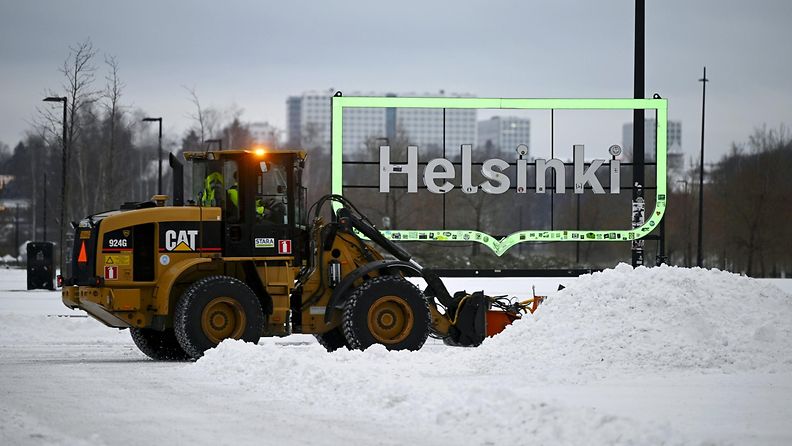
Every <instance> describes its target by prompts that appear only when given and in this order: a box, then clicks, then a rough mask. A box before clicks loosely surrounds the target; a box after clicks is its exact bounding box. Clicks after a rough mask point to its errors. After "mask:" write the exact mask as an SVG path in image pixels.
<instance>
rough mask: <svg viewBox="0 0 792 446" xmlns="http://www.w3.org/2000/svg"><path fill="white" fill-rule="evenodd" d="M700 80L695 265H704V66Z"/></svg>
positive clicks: (706, 80) (707, 80) (705, 95)
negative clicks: (699, 152) (696, 247)
mask: <svg viewBox="0 0 792 446" xmlns="http://www.w3.org/2000/svg"><path fill="white" fill-rule="evenodd" d="M699 82H701V160H700V162H699V213H698V256H697V258H696V265H697V266H698V267H699V268H701V267H703V266H704V251H703V246H704V243H703V241H704V110H705V108H704V107H705V105H706V103H707V82H709V79H707V67H704V77H702V78H701V79H699Z"/></svg>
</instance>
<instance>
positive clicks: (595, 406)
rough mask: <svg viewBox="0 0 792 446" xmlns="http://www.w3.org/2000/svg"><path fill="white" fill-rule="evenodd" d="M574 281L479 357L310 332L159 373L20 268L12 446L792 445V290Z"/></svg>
mask: <svg viewBox="0 0 792 446" xmlns="http://www.w3.org/2000/svg"><path fill="white" fill-rule="evenodd" d="M564 282H565V284H566V285H567V288H566V289H565V290H563V291H561V292H558V293H554V294H553V295H552V296H551V297H550V298H549V299H548V301H547V302H546V303H545V304H544V305H543V306H542V307H541V308H540V310H539V311H537V313H536V314H535V315H533V316H527V317H525V318H524V319H523V320H521V321H519V322H517V323H515V324H514V325H513V326H511V327H509V328H508V329H507V330H506V331H505V332H504V333H502V334H501V335H499V336H498V337H496V338H493V339H490V340H488V341H487V342H485V344H484V345H482V346H481V347H480V348H477V349H456V348H449V347H446V346H444V345H443V344H442V343H439V342H437V341H432V340H430V341H431V342H428V343H427V345H426V346H425V347H424V349H423V350H421V351H419V352H388V351H386V350H385V349H384V348H380V347H373V348H369V349H368V350H366V351H365V352H350V351H338V352H334V353H331V354H328V353H327V352H325V351H324V350H323V349H322V348H321V347H320V346H319V345H318V344H317V343H316V342H315V341H314V340H313V338H312V337H310V336H304V335H302V336H298V335H295V336H293V337H289V338H285V339H262V340H261V341H260V342H259V344H258V345H253V344H246V343H243V342H237V341H226V342H224V343H222V344H221V345H220V346H219V347H218V348H216V349H213V350H210V351H209V352H207V354H206V355H205V356H204V357H203V358H201V359H200V360H198V361H197V362H195V363H156V362H153V361H150V360H148V359H147V358H146V357H144V356H143V355H142V354H141V353H139V352H138V351H137V350H136V348H135V347H134V345H133V344H132V341H131V339H130V338H129V334H128V332H126V331H118V330H114V329H110V328H107V327H104V326H102V325H101V324H100V323H98V322H96V321H94V320H92V319H90V318H80V317H54V315H76V316H79V315H81V314H80V313H79V312H72V311H70V310H68V309H66V308H65V307H62V305H61V304H60V299H59V296H58V294H57V293H49V292H27V291H21V292H16V291H13V290H18V289H21V288H22V287H23V286H24V272H21V271H2V272H0V290H6V291H0V444H64V445H71V444H129V445H132V444H135V445H138V444H146V443H158V444H275V443H279V444H388V445H397V444H408V443H409V444H438V445H440V444H442V445H449V444H451V445H455V444H457V445H459V444H465V445H468V444H504V445H513V444H547V445H551V444H552V445H556V444H647V445H650V444H651V445H655V444H790V443H792V426H790V424H789V422H788V420H789V419H792V405H791V404H790V403H789V401H792V353H791V350H790V346H791V345H792V337H790V335H791V334H792V326H791V325H790V324H792V297H790V296H789V295H788V294H785V293H784V292H782V291H780V290H779V289H778V288H776V287H775V286H772V285H769V284H768V282H766V281H757V280H753V279H747V278H743V277H739V276H736V275H733V274H729V273H724V272H719V271H714V270H701V269H682V268H667V267H663V268H653V269H646V268H638V269H635V270H634V269H633V268H631V267H629V266H627V265H619V266H618V267H616V268H615V269H613V270H607V271H604V272H602V273H596V274H593V275H590V276H583V277H581V278H579V279H575V280H565V281H564ZM531 283H532V281H531V279H509V280H499V279H490V280H488V281H484V280H478V281H454V282H453V284H452V285H451V286H449V287H450V288H453V289H458V288H462V287H464V288H468V289H469V290H474V289H484V290H485V291H486V292H488V293H489V294H499V293H501V292H504V291H509V290H510V289H511V288H513V287H514V286H515V284H518V285H519V288H520V289H522V290H530V286H531Z"/></svg>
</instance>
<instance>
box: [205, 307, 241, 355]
mask: <svg viewBox="0 0 792 446" xmlns="http://www.w3.org/2000/svg"><path fill="white" fill-rule="evenodd" d="M246 323H247V319H246V318H245V311H244V310H243V309H242V305H241V304H240V303H239V302H237V300H236V299H232V298H230V297H224V296H223V297H216V298H214V299H212V300H211V301H209V303H208V304H206V307H204V309H203V313H202V314H201V329H202V330H203V332H204V334H205V335H206V337H207V338H209V340H210V341H212V342H213V343H215V344H219V343H220V341H222V340H223V339H228V338H231V339H239V338H241V337H242V333H243V332H244V331H245V324H246Z"/></svg>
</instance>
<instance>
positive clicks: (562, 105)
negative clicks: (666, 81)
mask: <svg viewBox="0 0 792 446" xmlns="http://www.w3.org/2000/svg"><path fill="white" fill-rule="evenodd" d="M345 108H438V109H443V108H446V109H470V108H475V109H513V110H551V109H554V110H636V109H643V110H656V111H657V120H656V122H657V133H656V135H657V160H656V164H657V175H656V178H657V190H656V197H655V199H656V200H655V209H654V211H653V212H652V213H651V214H646V215H647V216H648V219H647V220H646V221H645V222H644V224H643V225H642V226H640V227H637V228H633V229H630V230H585V229H580V230H567V229H562V230H552V231H550V230H546V231H544V230H521V231H517V232H514V233H512V234H509V235H508V236H506V237H503V238H501V239H496V238H495V237H493V236H492V235H490V234H487V233H484V232H480V231H473V230H445V229H422V230H409V229H407V230H391V231H383V234H384V235H385V236H386V237H387V238H389V239H391V240H397V241H436V242H465V243H470V242H477V243H481V244H482V245H484V246H486V247H488V248H489V249H491V250H492V251H493V252H494V253H495V254H496V255H498V256H501V255H503V254H504V253H506V251H508V250H509V249H510V248H512V247H513V246H515V245H517V244H519V243H525V242H614V241H616V242H624V241H629V240H637V239H640V238H642V237H644V236H646V235H648V234H649V233H650V232H651V231H652V230H653V229H654V228H656V227H658V225H659V224H660V221H661V220H662V218H663V214H664V213H665V209H666V197H667V193H666V152H667V144H668V143H667V140H666V139H667V135H666V129H667V119H668V103H667V101H666V100H665V99H516V98H409V97H363V96H340V95H336V96H333V98H332V126H331V131H332V137H331V148H332V166H331V167H332V192H333V193H334V194H339V195H343V190H344V187H343V168H342V167H343V136H342V135H343V126H344V118H343V117H344V113H343V112H344V109H345ZM338 206H340V205H339V204H338V203H334V207H336V208H337V207H338Z"/></svg>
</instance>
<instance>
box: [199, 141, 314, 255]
mask: <svg viewBox="0 0 792 446" xmlns="http://www.w3.org/2000/svg"><path fill="white" fill-rule="evenodd" d="M184 156H185V159H187V160H188V161H190V162H191V163H192V187H191V194H192V195H191V196H192V198H191V199H190V200H189V201H188V203H187V204H188V205H197V206H201V207H219V208H220V209H221V215H222V219H221V220H222V226H223V228H222V238H223V240H222V242H223V243H222V247H223V249H222V254H223V256H224V257H261V256H272V255H287V256H293V257H294V261H295V264H296V263H298V262H299V261H300V260H301V259H302V258H303V256H304V254H305V253H304V252H301V250H300V249H299V247H300V246H302V241H303V240H304V238H305V236H306V216H305V205H306V203H305V199H306V189H305V187H303V186H302V171H303V167H304V163H305V152H303V151H298V150H283V151H266V150H264V149H255V150H226V151H207V152H185V154H184Z"/></svg>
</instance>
